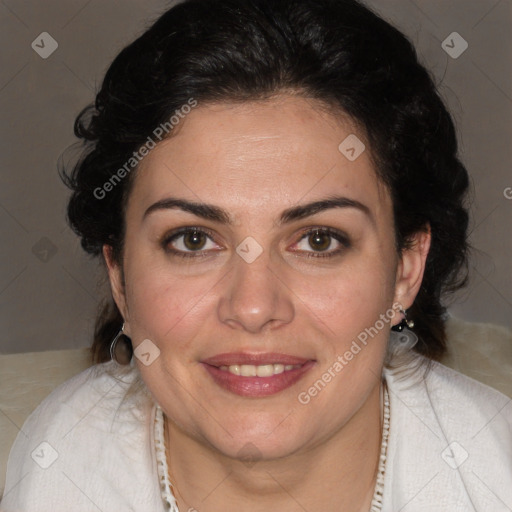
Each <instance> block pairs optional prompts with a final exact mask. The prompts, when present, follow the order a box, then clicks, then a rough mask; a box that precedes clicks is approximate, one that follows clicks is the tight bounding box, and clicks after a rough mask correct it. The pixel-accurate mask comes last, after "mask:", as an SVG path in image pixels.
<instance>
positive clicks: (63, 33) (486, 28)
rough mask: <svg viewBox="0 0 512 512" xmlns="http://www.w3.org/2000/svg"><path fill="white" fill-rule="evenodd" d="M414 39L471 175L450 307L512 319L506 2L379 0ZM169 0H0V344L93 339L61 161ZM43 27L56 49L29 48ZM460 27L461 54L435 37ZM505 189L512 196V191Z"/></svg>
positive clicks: (490, 318) (90, 264)
mask: <svg viewBox="0 0 512 512" xmlns="http://www.w3.org/2000/svg"><path fill="white" fill-rule="evenodd" d="M368 4H369V5H370V6H373V7H375V8H376V9H377V10H378V11H379V12H380V13H381V15H383V16H384V17H385V18H386V19H388V20H389V21H391V22H392V23H394V24H395V25H397V26H398V27H399V28H400V29H402V30H403V31H404V32H405V33H406V34H407V35H408V36H409V37H410V38H411V39H412V40H413V42H414V43H415V45H416V47H417V48H418V51H419V54H420V55H421V57H422V60H423V62H424V63H425V64H426V65H427V66H428V67H429V68H430V69H431V70H432V71H433V73H434V75H435V76H436V78H437V81H438V82H439V83H440V84H441V85H440V91H441V94H442V95H443V97H444V98H445V99H446V101H447V102H448V105H449V107H450V109H451V111H452V113H453V115H454V117H455V120H456V123H457V127H458V132H459V139H460V143H461V155H462V158H463V161H464V162H465V164H466V165H467V166H468V169H469V171H470V173H471V177H472V182H473V187H474V201H473V204H472V206H471V213H472V217H473V218H472V227H471V242H472V244H473V246H474V247H476V249H477V251H475V254H474V259H473V265H472V272H471V276H472V279H471V283H470V286H469V287H468V288H467V289H466V290H465V291H464V292H462V293H459V294H458V296H457V299H458V302H457V304H456V305H454V306H452V307H450V311H451V312H452V313H453V314H455V315H456V316H459V317H461V318H463V319H466V320H470V321H478V322H492V323H496V324H501V325H505V326H508V327H512V320H511V319H512V286H511V283H512V276H511V274H512V268H511V267H512V265H511V262H512V237H511V236H510V227H511V217H512V199H507V198H506V197H505V191H506V190H507V189H508V187H512V173H511V164H512V156H511V145H512V144H511V143H512V122H511V114H512V91H511V80H512V76H511V69H512V65H511V63H512V55H511V53H512V35H511V26H512V17H511V12H512V0H424V1H421V0H415V1H413V0H386V1H382V0H371V1H369V2H368ZM168 5H170V3H169V2H163V1H157V0H152V1H148V0H145V1H142V0H122V1H121V0H101V1H100V0H76V1H75V0H73V1H71V0H65V1H64V0H47V1H45V2H41V1H40V0H26V1H21V0H1V1H0V29H1V30H0V38H1V41H0V42H1V49H0V58H1V62H0V69H1V70H2V71H1V77H0V109H1V112H2V123H1V127H0V129H1V133H0V144H1V153H0V169H1V173H0V180H1V181H0V234H1V241H2V242H1V245H0V262H1V267H0V327H1V332H2V338H1V342H0V352H3V353H14V352H28V351H42V350H50V349H60V348H77V347H84V346H87V345H89V344H90V339H91V333H92V328H93V321H94V316H95V312H96V309H97V307H98V301H99V300H100V299H101V297H102V296H103V294H104V293H105V282H104V281H103V283H102V280H101V277H102V270H101V268H100V266H99V265H98V263H97V262H96V261H94V260H91V259H89V258H88V257H87V256H86V255H85V254H84V253H83V252H82V250H81V248H80V245H79V242H78V239H77V238H76V237H75V236H74V235H73V233H72V232H71V231H70V230H69V228H68V227H67V226H66V223H65V206H66V199H67V196H68V191H67V189H66V188H65V187H64V185H62V183H61V182H60V179H59V177H58V174H57V170H56V169H57V166H56V163H57V160H58V158H59V156H60V155H61V154H62V153H63V151H64V150H65V149H66V148H67V147H68V146H69V145H70V144H72V143H73V142H75V139H74V136H73V131H72V127H73V121H74V118H75V116H76V115H77V114H78V112H79V111H80V110H81V109H82V108H83V107H84V106H85V105H86V104H88V103H90V102H92V101H93V98H94V91H95V90H97V89H98V87H99V84H100V83H101V79H102V77H103V74H104V73H105V71H106V68H107V66H108V64H109V63H110V62H111V61H112V59H113V58H114V57H115V55H116V54H117V53H118V52H119V51H120V50H121V49H122V48H123V46H125V45H126V44H128V43H129V42H131V41H132V40H133V39H134V38H135V37H136V36H137V35H139V34H140V33H142V32H143V31H144V29H145V28H146V27H147V26H148V25H149V24H150V22H151V21H152V20H154V19H155V18H156V17H157V16H158V15H159V14H160V13H161V12H163V11H164V10H165V9H166V7H167V6H168ZM42 32H48V33H49V34H50V35H51V36H52V37H53V38H54V39H55V40H56V41H57V42H58V49H57V50H56V51H55V52H54V53H53V54H52V55H50V56H49V57H48V58H47V59H43V58H41V57H40V56H39V55H38V54H37V53H36V52H35V51H34V50H33V49H32V47H31V44H32V42H33V41H34V40H36V38H37V37H38V36H39V34H41V33H42ZM452 32H458V33H459V34H460V35H461V36H462V37H463V38H464V39H465V40H466V41H467V42H468V43H469V48H468V49H467V50H466V52H465V53H463V54H462V55H461V56H460V57H459V58H457V59H453V58H452V57H450V56H449V55H448V54H447V53H446V52H445V51H444V49H443V48H442V46H441V43H442V42H443V41H444V40H445V39H446V38H447V37H448V36H449V35H450V34H451V33H452ZM510 192H511V193H510V195H509V197H512V190H511V191H510Z"/></svg>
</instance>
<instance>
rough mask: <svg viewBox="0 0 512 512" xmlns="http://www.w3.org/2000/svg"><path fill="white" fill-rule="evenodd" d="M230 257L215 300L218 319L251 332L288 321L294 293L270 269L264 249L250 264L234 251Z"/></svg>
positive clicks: (292, 315) (275, 272)
mask: <svg viewBox="0 0 512 512" xmlns="http://www.w3.org/2000/svg"><path fill="white" fill-rule="evenodd" d="M233 258H234V263H233V267H232V271H231V272H229V273H228V276H227V280H226V281H225V284H224V290H223V292H222V294H221V296H220V300H219V303H218V315H219V319H220V321H221V322H223V323H225V324H227V325H229V326H230V327H231V328H233V329H239V330H244V331H247V332H250V333H259V332H262V331H264V330H266V329H275V328H278V327H279V326H281V325H284V324H287V323H289V322H291V321H292V320H293V317H294V314H295V311H294V305H293V301H292V296H293V293H292V291H291V290H290V289H289V288H288V287H287V286H286V284H285V283H284V279H283V277H284V276H280V275H279V272H278V270H277V269H273V268H271V266H270V262H269V258H268V256H267V253H266V251H265V252H263V253H262V254H261V255H260V256H259V257H258V258H257V259H256V260H255V261H253V262H252V263H247V262H246V261H245V260H244V259H242V258H241V257H240V256H238V255H237V254H235V255H234V256H233Z"/></svg>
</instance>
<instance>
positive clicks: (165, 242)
mask: <svg viewBox="0 0 512 512" xmlns="http://www.w3.org/2000/svg"><path fill="white" fill-rule="evenodd" d="M194 232H197V233H203V234H204V235H206V236H207V237H208V238H209V239H210V240H211V241H212V242H213V243H215V244H216V245H220V244H219V242H217V240H216V235H215V233H214V232H213V231H212V230H210V229H208V228H205V227H202V226H181V227H179V228H176V229H173V230H171V231H168V232H166V233H165V234H164V236H163V237H162V238H161V239H160V245H161V246H162V248H163V249H164V250H165V251H166V252H168V253H171V254H173V255H176V256H183V257H186V258H187V257H190V258H197V257H201V256H206V255H207V253H208V252H211V251H212V249H207V250H203V249H199V250H197V251H180V250H177V249H170V248H169V244H170V243H171V242H172V241H174V240H175V239H177V238H179V237H180V236H183V235H186V234H189V233H194ZM216 252H218V250H216Z"/></svg>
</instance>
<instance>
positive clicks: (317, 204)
mask: <svg viewBox="0 0 512 512" xmlns="http://www.w3.org/2000/svg"><path fill="white" fill-rule="evenodd" d="M333 208H354V209H356V210H358V211H360V212H362V213H363V214H365V216H366V217H368V220H370V222H371V223H372V224H373V225H375V219H374V217H373V215H372V212H371V210H370V209H369V208H368V206H366V205H365V204H363V203H361V202H360V201H357V200H355V199H350V198H348V197H343V196H331V197H328V198H326V199H321V200H319V201H313V202H311V203H307V204H303V205H298V206H292V207H291V208H288V209H286V210H284V211H283V212H282V213H281V215H280V217H279V221H278V225H283V224H289V223H291V222H293V221H297V220H301V219H304V218H306V217H310V216H312V215H315V214H317V213H320V212H323V211H325V210H330V209H333ZM172 209H178V210H182V211H185V212H189V213H192V214H193V215H195V216H196V217H201V218H202V219H206V220H210V221H213V222H219V223H221V224H226V225H233V224H234V221H233V219H232V218H231V216H230V215H229V213H228V212H227V211H225V210H223V209H222V208H219V207H218V206H214V205H211V204H207V203H197V202H194V201H188V200H185V199H176V198H166V199H162V200H160V201H158V202H156V203H154V204H152V205H151V206H150V207H149V208H148V209H147V210H146V211H145V212H144V215H143V219H145V218H146V217H147V216H148V215H150V214H152V213H154V212H157V211H161V210H172Z"/></svg>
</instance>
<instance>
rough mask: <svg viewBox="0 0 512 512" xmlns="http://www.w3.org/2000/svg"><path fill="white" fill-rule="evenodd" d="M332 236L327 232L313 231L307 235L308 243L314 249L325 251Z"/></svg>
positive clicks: (329, 244)
mask: <svg viewBox="0 0 512 512" xmlns="http://www.w3.org/2000/svg"><path fill="white" fill-rule="evenodd" d="M331 242H332V236H331V235H329V234H328V233H322V232H320V231H314V232H313V233H311V234H310V235H309V237H308V243H309V245H310V247H311V248H312V249H314V250H315V251H326V250H327V249H329V247H330V246H331Z"/></svg>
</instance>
